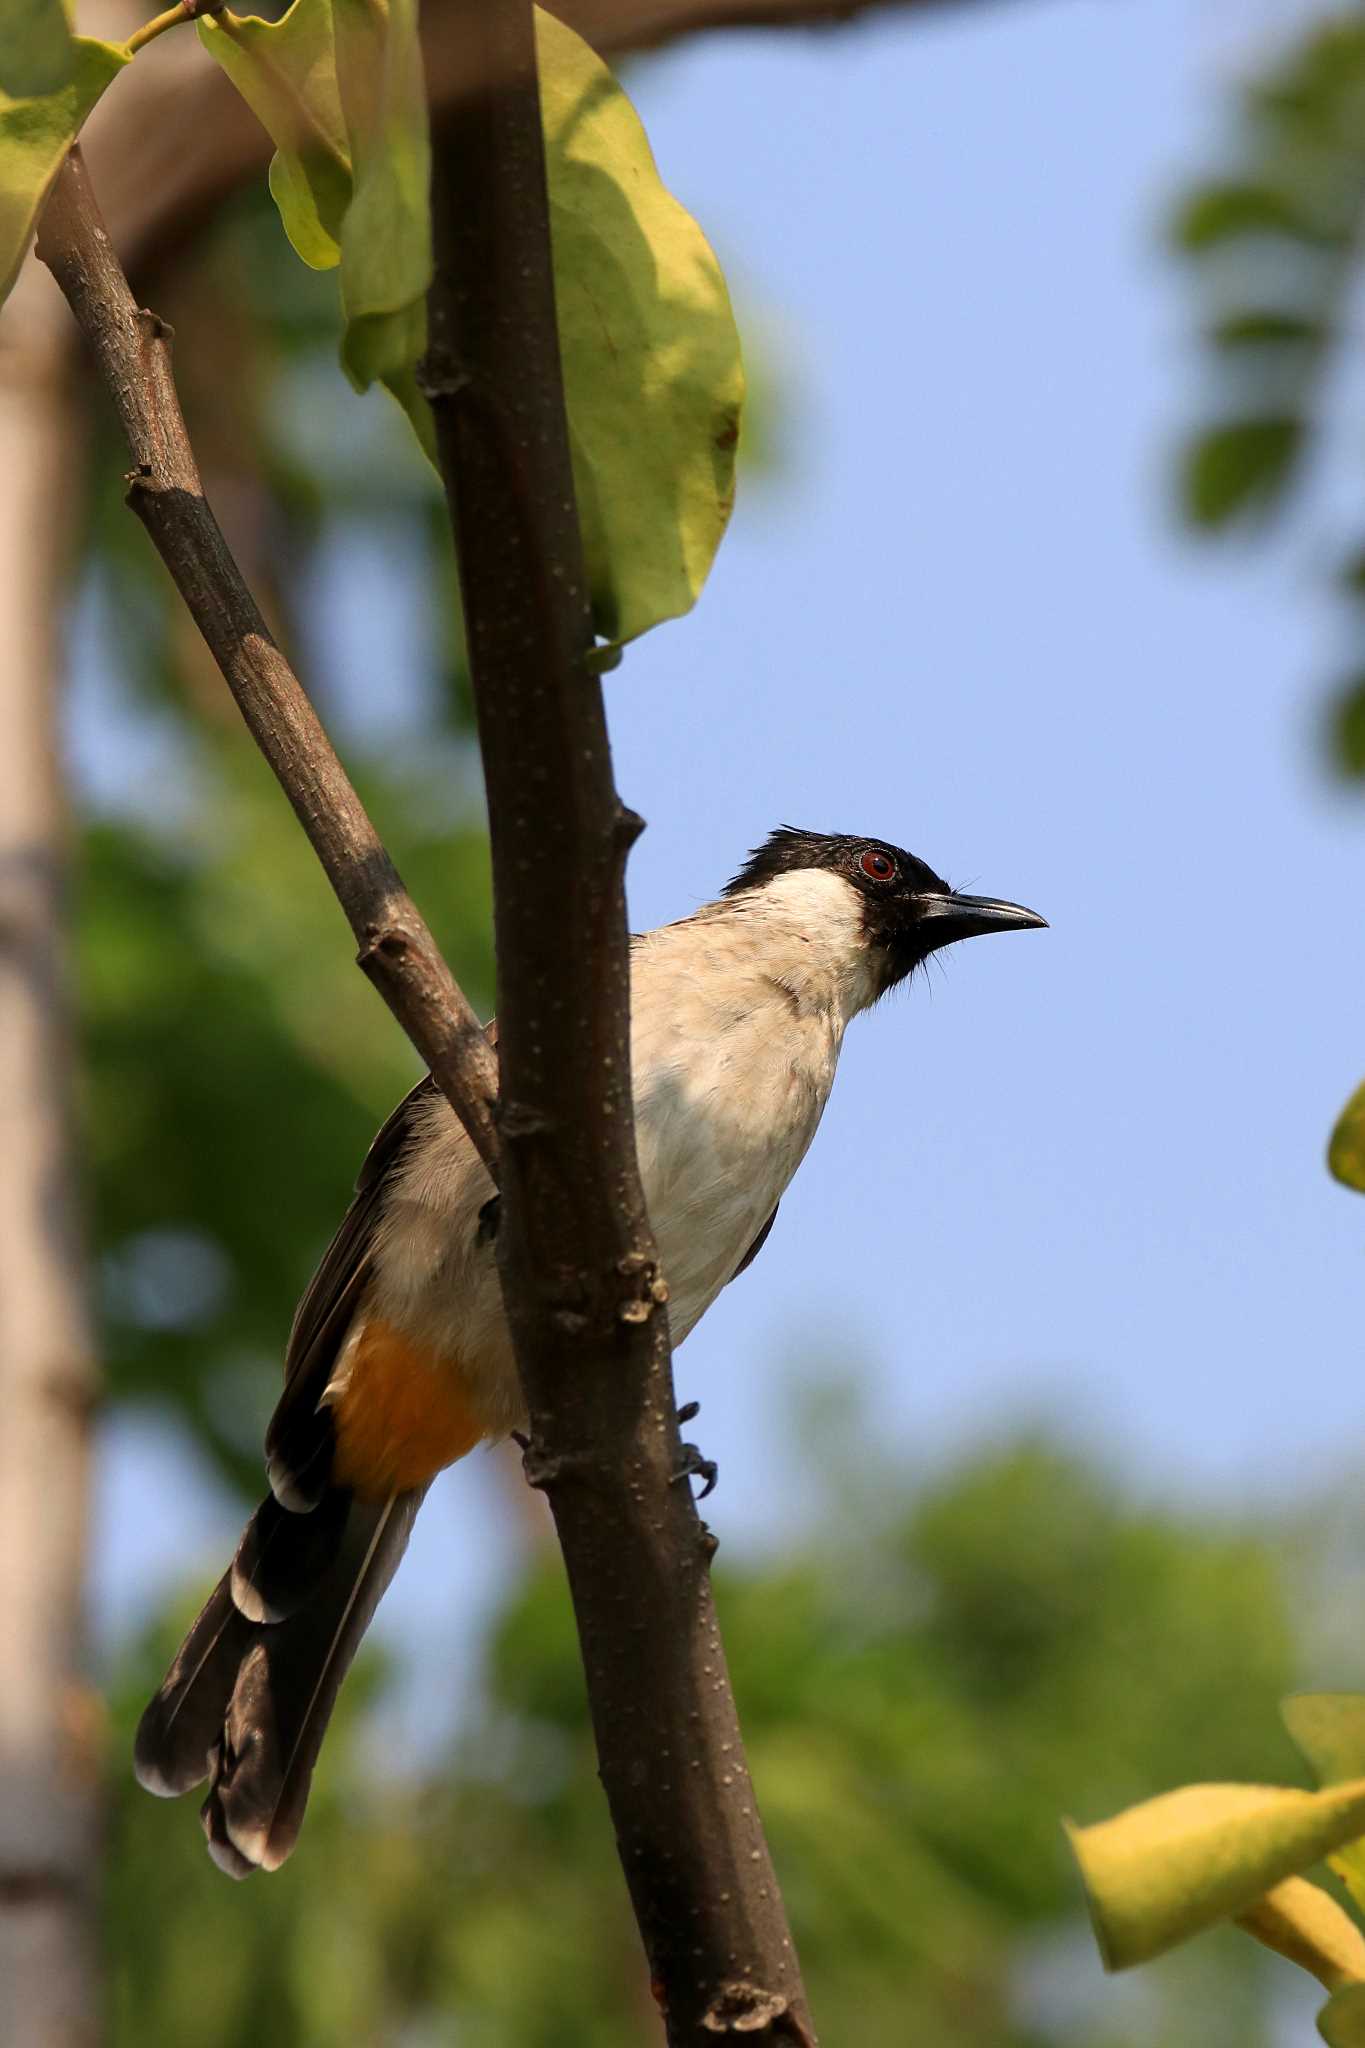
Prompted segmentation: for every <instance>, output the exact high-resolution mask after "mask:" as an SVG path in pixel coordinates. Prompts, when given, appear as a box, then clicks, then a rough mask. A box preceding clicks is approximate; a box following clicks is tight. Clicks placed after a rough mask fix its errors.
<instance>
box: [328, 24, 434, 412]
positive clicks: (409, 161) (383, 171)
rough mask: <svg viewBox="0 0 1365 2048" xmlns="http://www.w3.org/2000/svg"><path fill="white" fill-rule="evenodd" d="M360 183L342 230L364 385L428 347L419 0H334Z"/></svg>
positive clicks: (351, 345)
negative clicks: (418, 34)
mask: <svg viewBox="0 0 1365 2048" xmlns="http://www.w3.org/2000/svg"><path fill="white" fill-rule="evenodd" d="M333 13H334V18H335V22H336V73H337V85H338V87H339V89H340V94H341V106H342V111H343V114H344V115H345V120H346V134H347V140H348V143H349V146H350V158H351V176H352V180H353V191H352V197H351V204H350V207H349V208H348V210H347V213H346V219H345V222H344V223H343V226H342V230H341V298H342V304H343V306H344V308H345V313H346V332H345V335H344V336H343V339H342V344H341V361H342V366H343V368H344V369H345V370H346V372H347V375H348V376H349V377H350V378H351V380H352V382H353V383H354V384H355V385H356V386H357V388H358V389H360V390H362V391H363V390H365V389H366V388H367V387H368V386H369V385H370V384H371V383H373V382H374V380H375V379H376V378H385V379H388V378H398V379H401V378H402V377H403V376H404V373H405V372H407V371H410V370H411V369H412V367H413V365H414V364H415V363H416V361H417V358H418V357H419V356H420V355H421V353H422V351H423V349H424V348H425V347H426V293H427V286H428V285H429V284H430V283H431V200H430V189H431V150H430V144H429V141H428V134H427V110H426V87H425V85H424V83H423V78H422V53H421V48H420V46H419V44H418V40H417V4H416V0H333Z"/></svg>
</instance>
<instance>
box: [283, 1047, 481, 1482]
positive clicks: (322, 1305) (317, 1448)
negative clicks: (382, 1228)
mask: <svg viewBox="0 0 1365 2048" xmlns="http://www.w3.org/2000/svg"><path fill="white" fill-rule="evenodd" d="M487 1035H488V1038H489V1040H490V1042H491V1043H492V1044H494V1045H496V1043H497V1027H496V1025H495V1024H489V1025H488V1026H487ZM439 1092H440V1091H439V1090H438V1088H437V1085H436V1083H435V1081H434V1080H433V1079H432V1077H431V1075H430V1074H428V1075H426V1076H425V1078H424V1079H423V1080H421V1081H419V1082H418V1083H417V1086H416V1087H415V1088H412V1089H410V1090H409V1092H408V1093H407V1094H406V1095H405V1096H404V1097H403V1100H402V1101H401V1102H400V1103H399V1105H398V1107H397V1109H395V1110H394V1111H393V1114H392V1115H391V1116H390V1117H389V1118H388V1120H387V1121H386V1122H385V1123H384V1125H383V1126H382V1128H381V1129H380V1131H379V1133H378V1135H377V1136H376V1138H375V1140H374V1142H373V1144H372V1145H371V1146H370V1149H369V1151H368V1152H367V1153H366V1154H365V1163H364V1165H363V1166H362V1167H361V1169H360V1177H359V1179H358V1180H357V1181H356V1185H355V1194H354V1196H353V1197H352V1200H351V1205H350V1207H349V1209H347V1211H346V1214H345V1215H344V1216H343V1217H342V1219H341V1223H340V1226H339V1228H338V1230H337V1233H336V1236H335V1237H334V1238H333V1239H332V1242H331V1243H330V1244H329V1245H328V1247H327V1249H326V1251H325V1252H324V1253H323V1255H322V1258H321V1260H320V1262H319V1264H318V1269H317V1271H316V1272H315V1273H314V1275H313V1277H312V1279H311V1280H310V1281H309V1283H308V1285H307V1287H306V1288H305V1290H304V1294H303V1299H302V1300H301V1301H300V1303H299V1305H298V1308H297V1309H296V1310H295V1313H294V1323H293V1327H292V1329H291V1330H290V1332H289V1344H288V1347H287V1349H286V1351H285V1356H284V1392H283V1393H282V1394H281V1396H280V1399H279V1403H278V1406H277V1407H276V1409H275V1413H274V1415H273V1416H272V1417H271V1421H270V1427H269V1429H268V1430H267V1431H266V1439H265V1454H266V1464H267V1467H268V1469H269V1472H270V1483H271V1485H272V1486H273V1487H274V1488H275V1489H276V1491H277V1492H278V1494H279V1497H280V1499H281V1500H282V1501H283V1502H284V1503H285V1504H286V1505H288V1506H290V1507H298V1508H303V1507H311V1506H313V1505H315V1504H316V1502H317V1501H318V1500H319V1499H321V1497H322V1494H323V1492H324V1491H325V1489H326V1485H327V1477H328V1473H329V1471H330V1469H331V1463H332V1419H331V1411H330V1410H329V1409H328V1408H325V1407H324V1408H320V1407H319V1406H318V1403H319V1402H320V1400H321V1399H322V1396H323V1394H324V1393H325V1392H326V1389H327V1385H328V1382H329V1380H330V1379H331V1377H332V1368H333V1366H334V1365H335V1363H336V1357H337V1353H338V1352H339V1351H340V1349H341V1347H342V1345H343V1344H344V1343H345V1341H346V1333H347V1331H348V1330H349V1329H350V1326H351V1320H352V1318H353V1316H354V1315H355V1312H356V1309H357V1308H358V1307H359V1305H360V1302H361V1300H362V1299H363V1297H364V1294H365V1290H366V1287H367V1286H368V1284H369V1280H370V1276H371V1270H372V1263H371V1255H372V1249H373V1245H374V1233H375V1227H376V1225H377V1223H378V1221H379V1218H380V1215H381V1214H382V1212H383V1208H384V1203H385V1201H386V1199H387V1196H388V1189H389V1184H390V1182H391V1180H392V1178H393V1175H394V1172H395V1171H396V1169H397V1167H398V1165H399V1162H400V1161H401V1159H402V1157H403V1154H404V1152H405V1151H406V1150H407V1148H408V1146H409V1144H410V1143H411V1142H412V1138H413V1133H414V1131H415V1130H416V1128H417V1126H418V1124H419V1123H420V1122H421V1120H422V1111H423V1110H424V1109H425V1108H426V1106H427V1104H428V1103H430V1102H431V1101H432V1099H433V1098H434V1097H435V1096H436V1095H437V1094H438V1093H439Z"/></svg>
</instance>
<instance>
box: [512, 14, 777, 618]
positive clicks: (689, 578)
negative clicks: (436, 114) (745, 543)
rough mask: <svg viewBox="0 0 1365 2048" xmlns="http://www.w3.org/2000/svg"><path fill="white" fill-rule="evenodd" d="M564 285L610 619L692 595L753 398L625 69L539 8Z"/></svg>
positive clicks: (676, 606)
mask: <svg viewBox="0 0 1365 2048" xmlns="http://www.w3.org/2000/svg"><path fill="white" fill-rule="evenodd" d="M536 33H537V48H538V54H539V61H540V90H541V110H542V114H543V117H544V122H545V142H546V153H547V167H548V175H549V184H550V214H551V223H552V227H553V232H554V260H555V292H556V297H557V299H558V308H559V334H560V345H561V350H562V353H563V358H564V382H565V392H566V398H567V403H568V412H569V429H570V434H571V438H572V442H573V457H574V481H575V484H576V486H577V495H578V505H579V513H580V517H581V519H582V523H583V538H584V544H585V547H586V550H587V556H588V574H589V581H590V584H591V588H592V596H593V615H594V621H595V623H596V626H597V630H598V632H599V633H600V634H602V636H603V637H604V638H606V639H610V640H613V641H617V642H620V641H624V640H631V639H634V637H635V636H636V635H637V634H639V633H643V632H645V631H646V630H647V629H648V628H649V627H650V626H653V625H657V624H658V623H659V621H660V620H661V619H669V618H675V617H676V616H677V615H678V614H679V613H681V612H685V611H687V610H689V609H690V607H691V606H692V605H693V604H694V603H695V601H696V598H697V595H698V593H699V592H700V590H701V587H702V584H703V583H704V581H705V579H706V576H707V573H708V571H709V569H710V567H711V562H712V560H713V558H714V556H715V552H716V549H717V548H718V546H719V545H720V540H721V536H722V534H723V533H724V531H725V526H726V522H727V520H728V519H729V516H730V507H731V503H732V501H733V498H734V479H735V446H736V443H737V440H738V436H739V413H740V406H741V403H742V400H743V396H744V372H743V367H742V364H741V360H740V348H739V336H738V333H737V332H736V329H735V323H734V316H733V314H732V312H731V310H730V301H729V295H728V293H727V292H726V289H725V279H724V278H723V276H722V275H721V270H720V266H719V264H718V263H717V262H716V259H715V256H714V255H713V253H712V251H711V248H710V245H709V244H708V242H707V240H706V238H705V236H704V235H703V234H702V232H701V229H700V228H699V227H698V226H697V223H696V222H695V221H694V220H693V219H692V217H691V215H690V214H689V213H688V212H687V211H686V210H685V208H683V207H682V206H680V205H679V203H678V201H677V200H676V199H674V198H673V196H672V194H671V193H670V192H669V191H668V190H667V188H666V187H665V186H664V184H663V183H662V181H661V179H660V177H659V174H658V171H657V169H656V168H655V164H654V158H653V156H652V154H651V152H650V147H649V142H648V139H647V138H646V135H645V132H644V129H643V128H642V126H641V125H640V121H639V119H638V117H637V115H636V113H635V110H634V108H633V107H632V106H631V104H630V101H629V100H628V99H627V98H626V95H625V94H624V93H623V92H622V90H621V88H620V86H619V85H618V84H617V82H616V80H615V78H613V76H612V74H611V72H610V71H609V70H608V69H607V67H606V65H605V64H603V62H602V61H601V59H600V58H599V57H598V56H596V55H595V53H594V52H593V51H592V50H591V49H589V47H588V45H587V44H586V43H585V42H583V41H581V40H580V38H579V37H578V36H576V35H575V34H574V33H573V31H572V30H571V29H567V28H565V27H564V25H563V24H562V23H561V22H558V21H556V20H555V19H554V18H553V17H552V16H551V15H548V14H546V13H544V12H543V11H542V10H537V14H536Z"/></svg>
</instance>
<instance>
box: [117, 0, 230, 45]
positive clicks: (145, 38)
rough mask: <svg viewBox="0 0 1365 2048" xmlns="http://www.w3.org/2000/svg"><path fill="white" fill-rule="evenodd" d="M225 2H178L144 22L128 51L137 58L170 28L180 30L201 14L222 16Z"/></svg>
mask: <svg viewBox="0 0 1365 2048" xmlns="http://www.w3.org/2000/svg"><path fill="white" fill-rule="evenodd" d="M224 4H225V0H176V4H175V6H174V7H168V8H167V9H166V12H165V13H164V14H154V15H153V16H152V19H151V20H150V21H144V22H143V24H142V27H141V28H135V29H134V30H133V33H132V34H131V35H130V36H129V38H128V49H129V52H130V54H131V55H133V56H136V55H137V53H138V51H139V50H145V49H146V47H147V45H148V43H154V42H155V41H156V39H157V37H158V36H164V35H165V33H166V31H167V29H168V28H180V27H181V26H182V25H183V23H185V22H187V21H197V20H198V19H199V17H200V15H201V14H221V13H222V11H223V7H224Z"/></svg>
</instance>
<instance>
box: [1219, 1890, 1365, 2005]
mask: <svg viewBox="0 0 1365 2048" xmlns="http://www.w3.org/2000/svg"><path fill="white" fill-rule="evenodd" d="M1237 1925H1238V1926H1239V1927H1244V1928H1245V1929H1246V1931H1247V1933H1248V1934H1254V1935H1255V1937H1256V1939H1257V1940H1258V1941H1262V1942H1264V1943H1265V1945H1266V1947H1267V1948H1273V1949H1274V1950H1276V1952H1277V1953H1278V1954H1279V1955H1282V1956H1287V1957H1288V1958H1289V1960H1290V1962H1291V1963H1297V1964H1298V1965H1299V1968H1300V1969H1301V1970H1308V1971H1309V1972H1310V1973H1311V1974H1312V1975H1313V1976H1314V1977H1316V1978H1317V1980H1318V1982H1319V1983H1320V1984H1322V1985H1324V1986H1325V1987H1326V1989H1327V1990H1328V1991H1340V1990H1341V1989H1342V1988H1343V1987H1344V1986H1345V1985H1347V1984H1358V1983H1362V1982H1365V1934H1362V1933H1361V1931H1360V1929H1359V1928H1358V1927H1357V1926H1356V1924H1355V1921H1354V1920H1352V1918H1351V1916H1350V1914H1349V1913H1345V1912H1343V1911H1342V1908H1341V1907H1340V1906H1339V1905H1338V1904H1337V1902H1336V1900H1335V1899H1333V1898H1329V1897H1328V1895H1327V1893H1326V1892H1325V1891H1324V1890H1323V1889H1322V1886H1321V1885H1317V1884H1309V1882H1308V1880H1307V1879H1306V1878H1303V1877H1287V1878H1285V1880H1284V1882H1283V1883H1282V1884H1277V1885H1275V1886H1273V1887H1272V1889H1271V1890H1270V1891H1268V1892H1267V1893H1266V1895H1265V1897H1264V1898H1262V1899H1258V1900H1257V1901H1256V1903H1255V1905H1254V1906H1249V1907H1248V1908H1247V1910H1246V1912H1245V1913H1239V1914H1238V1915H1237Z"/></svg>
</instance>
